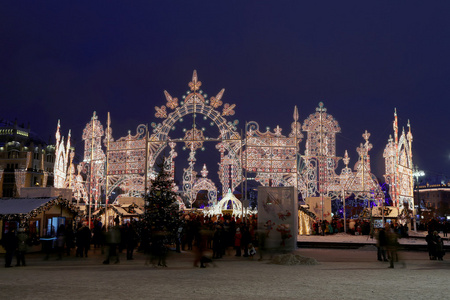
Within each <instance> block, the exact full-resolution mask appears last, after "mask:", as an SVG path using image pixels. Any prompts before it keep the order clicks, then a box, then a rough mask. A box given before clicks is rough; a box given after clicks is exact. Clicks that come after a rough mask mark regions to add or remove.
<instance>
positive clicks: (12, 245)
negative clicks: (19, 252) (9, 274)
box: [2, 228, 17, 268]
mask: <svg viewBox="0 0 450 300" xmlns="http://www.w3.org/2000/svg"><path fill="white" fill-rule="evenodd" d="M2 246H3V248H5V251H6V253H5V268H11V267H12V266H11V262H12V259H13V257H14V252H15V251H16V248H17V237H16V229H15V228H11V229H10V230H9V231H8V232H7V233H5V234H4V236H3V239H2Z"/></svg>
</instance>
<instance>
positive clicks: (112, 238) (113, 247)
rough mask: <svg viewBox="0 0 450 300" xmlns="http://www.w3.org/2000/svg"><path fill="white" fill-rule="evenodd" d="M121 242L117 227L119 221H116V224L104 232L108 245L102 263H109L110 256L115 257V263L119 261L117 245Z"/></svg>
mask: <svg viewBox="0 0 450 300" xmlns="http://www.w3.org/2000/svg"><path fill="white" fill-rule="evenodd" d="M120 242H121V233H120V228H119V223H118V222H116V225H115V226H113V227H112V228H110V230H109V231H108V232H106V244H107V245H108V256H107V257H106V259H105V260H104V261H103V264H105V265H107V264H109V262H110V260H111V258H113V257H115V258H116V260H115V263H116V264H117V263H119V252H118V246H119V244H120Z"/></svg>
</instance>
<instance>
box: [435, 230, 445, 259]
mask: <svg viewBox="0 0 450 300" xmlns="http://www.w3.org/2000/svg"><path fill="white" fill-rule="evenodd" d="M433 240H434V243H435V247H436V252H435V253H436V258H437V259H438V260H444V259H443V256H444V253H445V252H444V243H443V242H442V239H441V237H440V236H439V233H438V232H437V231H435V232H433Z"/></svg>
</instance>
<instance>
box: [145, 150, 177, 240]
mask: <svg viewBox="0 0 450 300" xmlns="http://www.w3.org/2000/svg"><path fill="white" fill-rule="evenodd" d="M158 167H159V170H160V171H159V173H158V175H157V176H156V178H155V179H153V180H151V187H150V191H149V192H148V194H147V195H146V199H145V200H146V201H145V205H146V206H145V218H144V219H145V223H146V224H145V225H146V227H147V229H148V230H150V234H151V235H155V234H159V235H161V234H163V235H164V236H165V237H166V238H167V239H169V241H170V240H172V238H173V237H175V235H176V232H177V229H178V226H179V223H180V212H179V207H178V201H177V194H176V193H175V192H174V191H173V188H174V186H175V184H174V182H173V180H172V178H171V177H170V174H169V173H168V172H167V171H166V170H165V168H164V159H163V163H162V164H159V165H158Z"/></svg>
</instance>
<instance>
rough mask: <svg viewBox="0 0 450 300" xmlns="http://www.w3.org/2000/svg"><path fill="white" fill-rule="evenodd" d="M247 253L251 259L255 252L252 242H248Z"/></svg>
mask: <svg viewBox="0 0 450 300" xmlns="http://www.w3.org/2000/svg"><path fill="white" fill-rule="evenodd" d="M248 254H249V256H250V258H251V259H253V255H255V254H256V250H255V247H253V244H252V243H250V244H248Z"/></svg>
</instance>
